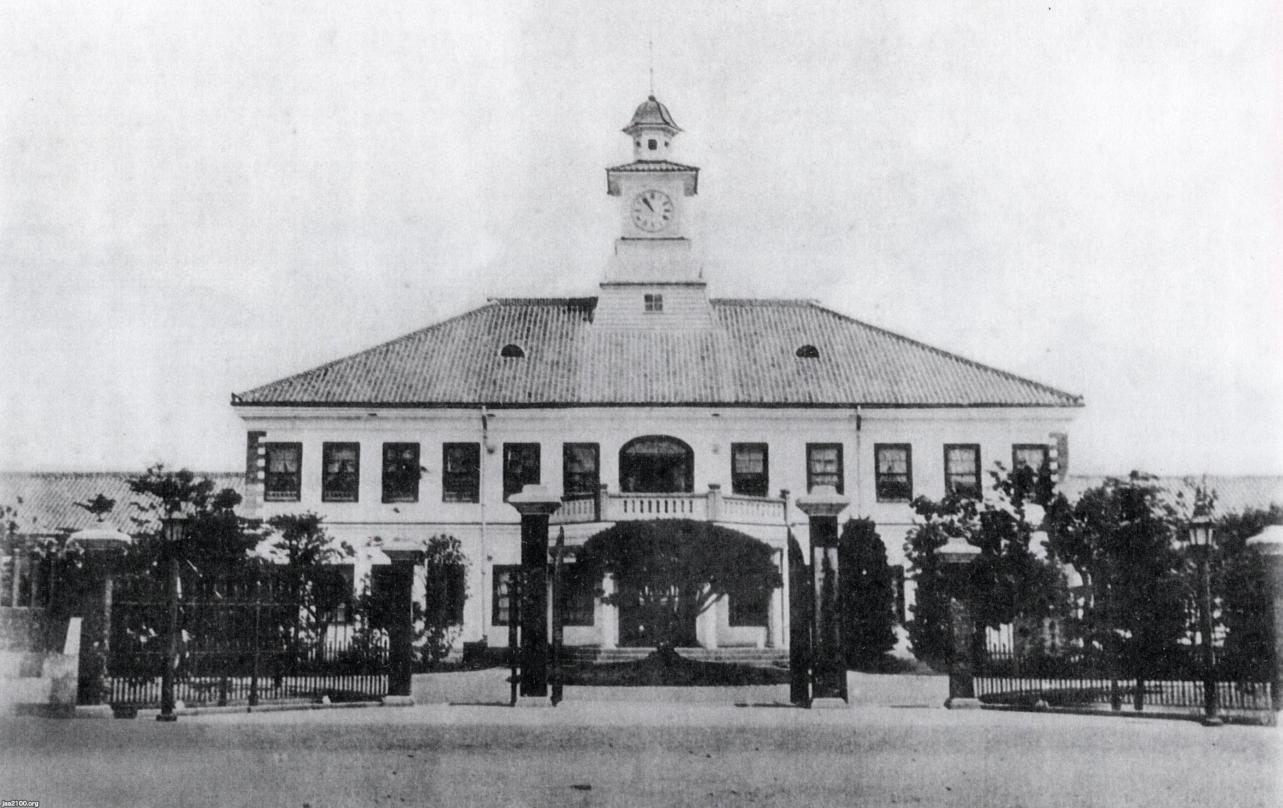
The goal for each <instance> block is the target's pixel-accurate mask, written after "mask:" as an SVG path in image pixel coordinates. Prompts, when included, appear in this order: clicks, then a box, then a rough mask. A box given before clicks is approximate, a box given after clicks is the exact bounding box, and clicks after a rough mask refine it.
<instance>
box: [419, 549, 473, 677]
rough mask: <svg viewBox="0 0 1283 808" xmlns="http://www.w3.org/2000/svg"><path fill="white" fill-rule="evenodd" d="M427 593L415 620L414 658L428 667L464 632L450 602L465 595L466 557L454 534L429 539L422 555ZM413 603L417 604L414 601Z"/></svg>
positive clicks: (454, 601)
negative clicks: (419, 614)
mask: <svg viewBox="0 0 1283 808" xmlns="http://www.w3.org/2000/svg"><path fill="white" fill-rule="evenodd" d="M423 567H424V575H425V578H424V581H425V584H426V586H425V589H426V591H427V597H426V598H425V603H424V604H423V605H424V608H423V609H422V612H423V613H422V615H421V616H416V617H415V621H414V648H415V657H416V660H417V661H418V662H419V663H420V664H422V665H424V666H427V667H431V666H433V665H436V664H437V663H439V662H441V661H442V660H444V659H445V658H446V656H447V655H448V654H449V653H450V651H451V649H453V648H454V645H455V642H456V641H457V640H458V639H459V636H460V635H461V634H462V632H463V626H462V625H461V624H460V622H459V620H458V617H459V615H457V614H456V613H454V612H453V608H452V607H453V606H454V605H455V604H456V603H459V604H461V603H463V601H464V600H465V599H466V598H467V581H468V575H467V573H468V557H467V556H466V555H465V554H464V552H463V543H462V542H460V541H459V540H458V539H456V538H455V537H454V536H448V535H441V536H433V537H432V538H430V539H428V547H427V551H426V553H425V554H424V559H423ZM415 605H416V606H419V605H420V604H419V603H418V602H417V601H416V603H415Z"/></svg>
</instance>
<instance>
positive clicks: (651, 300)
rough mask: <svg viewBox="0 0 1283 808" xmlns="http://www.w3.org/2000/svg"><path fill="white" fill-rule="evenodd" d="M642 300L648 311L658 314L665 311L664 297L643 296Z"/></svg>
mask: <svg viewBox="0 0 1283 808" xmlns="http://www.w3.org/2000/svg"><path fill="white" fill-rule="evenodd" d="M642 299H643V300H644V301H645V304H646V311H651V312H656V311H663V310H664V296H663V295H643V296H642Z"/></svg>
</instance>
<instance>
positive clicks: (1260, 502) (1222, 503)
mask: <svg viewBox="0 0 1283 808" xmlns="http://www.w3.org/2000/svg"><path fill="white" fill-rule="evenodd" d="M1115 478H1116V479H1123V480H1125V479H1127V475H1126V474H1119V475H1115ZM1105 479H1106V477H1105V476H1104V475H1089V474H1070V475H1069V476H1068V477H1066V478H1065V481H1064V482H1063V483H1062V484H1061V485H1060V490H1061V491H1062V492H1063V493H1064V494H1065V496H1066V497H1069V498H1070V499H1071V500H1073V499H1077V498H1078V496H1079V495H1081V494H1082V492H1083V491H1086V490H1087V489H1088V488H1095V487H1096V486H1099V485H1101V484H1102V483H1104V482H1105ZM1154 483H1155V484H1156V485H1158V486H1160V487H1162V488H1166V489H1167V490H1168V491H1170V492H1171V493H1172V494H1176V493H1177V492H1184V494H1185V499H1186V500H1187V501H1188V502H1193V501H1194V495H1195V494H1194V488H1195V486H1198V487H1200V488H1205V489H1207V490H1209V491H1215V492H1216V512H1217V513H1236V512H1240V511H1243V510H1244V509H1246V508H1261V509H1267V508H1269V507H1270V505H1278V506H1280V507H1283V477H1274V476H1264V475H1258V476H1242V477H1240V476H1237V475H1220V474H1218V475H1207V476H1201V475H1200V476H1190V477H1178V476H1160V477H1158V478H1156V479H1155V480H1154Z"/></svg>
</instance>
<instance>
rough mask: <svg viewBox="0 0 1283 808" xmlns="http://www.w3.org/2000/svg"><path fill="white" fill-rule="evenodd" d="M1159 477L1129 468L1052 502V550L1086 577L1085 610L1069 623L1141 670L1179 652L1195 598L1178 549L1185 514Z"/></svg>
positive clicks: (1049, 521) (1049, 526)
mask: <svg viewBox="0 0 1283 808" xmlns="http://www.w3.org/2000/svg"><path fill="white" fill-rule="evenodd" d="M1180 504H1182V503H1180V502H1179V500H1178V501H1176V502H1173V501H1172V500H1171V499H1170V498H1169V497H1168V495H1167V492H1166V491H1165V490H1164V489H1162V488H1161V487H1160V486H1158V485H1157V483H1156V482H1155V478H1153V477H1151V476H1148V475H1145V474H1141V473H1139V472H1132V474H1131V475H1130V476H1129V478H1128V479H1126V480H1118V479H1108V480H1106V481H1105V482H1104V483H1103V484H1102V485H1100V486H1097V487H1095V488H1091V489H1088V490H1087V491H1084V492H1083V493H1082V496H1081V497H1079V499H1078V501H1077V502H1076V503H1074V504H1073V505H1072V506H1071V505H1070V504H1069V503H1068V501H1066V500H1065V499H1064V497H1063V496H1062V497H1058V498H1057V499H1056V500H1055V501H1053V502H1052V503H1051V504H1050V505H1049V507H1048V513H1047V530H1048V536H1049V543H1048V545H1049V549H1050V550H1051V551H1052V553H1053V554H1054V555H1055V557H1056V558H1058V559H1060V560H1063V561H1065V562H1066V563H1068V564H1070V565H1072V566H1073V567H1074V569H1075V570H1077V571H1078V573H1079V575H1081V576H1082V579H1083V581H1084V598H1083V601H1082V604H1081V617H1080V618H1078V619H1077V620H1075V621H1072V622H1071V626H1072V627H1073V628H1074V629H1075V630H1076V633H1077V635H1078V636H1079V637H1080V638H1081V639H1082V640H1083V641H1084V642H1085V643H1086V644H1087V647H1088V648H1099V649H1102V650H1104V651H1105V653H1106V654H1107V655H1108V656H1109V657H1111V658H1116V659H1118V660H1119V661H1120V662H1121V663H1122V664H1123V665H1124V666H1125V667H1126V672H1128V673H1130V674H1132V675H1135V676H1137V677H1140V676H1142V675H1143V672H1144V670H1145V669H1146V667H1147V666H1150V667H1152V666H1154V665H1160V666H1166V664H1167V662H1168V661H1169V660H1172V659H1176V658H1179V657H1180V656H1182V655H1183V654H1182V650H1181V647H1180V645H1179V640H1180V639H1181V638H1182V637H1183V636H1184V635H1185V633H1186V629H1187V621H1186V604H1187V603H1188V602H1190V599H1191V595H1192V592H1191V589H1190V586H1189V583H1190V581H1189V577H1190V576H1188V575H1187V574H1186V570H1185V561H1186V559H1185V555H1184V554H1183V553H1182V552H1181V551H1180V550H1179V549H1178V548H1177V540H1178V539H1179V538H1181V537H1182V536H1183V533H1184V529H1185V526H1186V525H1187V524H1188V516H1187V515H1186V514H1184V513H1183V512H1182V509H1181V508H1180V507H1178V506H1179V505H1180Z"/></svg>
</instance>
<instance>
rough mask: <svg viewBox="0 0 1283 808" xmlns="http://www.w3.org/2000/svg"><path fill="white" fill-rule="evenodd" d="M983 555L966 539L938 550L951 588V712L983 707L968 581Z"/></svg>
mask: <svg viewBox="0 0 1283 808" xmlns="http://www.w3.org/2000/svg"><path fill="white" fill-rule="evenodd" d="M979 555H980V548H979V547H976V546H974V545H971V544H968V543H967V542H965V541H963V540H962V539H950V540H949V542H948V543H947V544H945V545H944V546H943V547H941V548H940V549H939V550H936V556H937V557H938V558H939V559H940V562H941V563H942V564H944V568H945V575H946V580H947V585H948V587H949V646H948V648H947V649H946V650H947V652H948V659H947V662H948V665H949V698H948V700H946V701H945V703H944V706H945V707H948V708H949V709H951V710H959V709H974V708H978V707H979V706H980V700H979V699H977V698H976V679H975V666H976V664H977V663H978V662H979V661H980V660H979V652H980V649H979V648H977V647H976V645H977V643H976V636H977V633H976V625H975V621H974V620H973V619H972V614H971V603H970V591H969V590H970V586H969V585H968V579H969V575H970V572H971V562H972V561H973V560H974V559H975V558H976V557H977V556H979Z"/></svg>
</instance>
